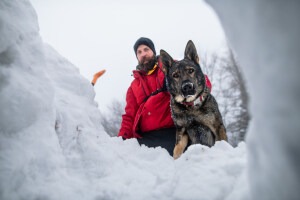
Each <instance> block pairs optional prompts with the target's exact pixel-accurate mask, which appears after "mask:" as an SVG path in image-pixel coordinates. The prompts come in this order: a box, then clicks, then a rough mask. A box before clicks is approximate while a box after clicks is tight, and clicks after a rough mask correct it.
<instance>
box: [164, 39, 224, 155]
mask: <svg viewBox="0 0 300 200" xmlns="http://www.w3.org/2000/svg"><path fill="white" fill-rule="evenodd" d="M160 59H161V62H162V71H163V72H164V74H165V77H166V87H167V90H168V91H169V93H170V95H171V103H170V104H171V112H172V118H173V121H174V123H175V126H176V144H175V148H174V152H173V157H174V159H177V158H179V157H180V155H181V154H182V153H183V151H184V150H185V148H186V147H187V145H188V142H190V143H191V144H199V143H200V144H203V145H206V146H209V147H211V146H213V145H214V144H215V141H219V140H225V141H227V135H226V129H225V126H224V124H223V120H222V116H221V113H220V111H219V108H218V103H217V101H216V100H215V98H214V97H213V95H212V94H210V91H209V89H208V88H207V87H206V84H205V83H206V81H205V75H204V74H203V72H202V70H201V67H200V64H199V57H198V54H197V50H196V48H195V45H194V43H193V42H192V41H191V40H190V41H188V43H187V45H186V48H185V53H184V59H183V60H180V61H174V60H173V58H172V57H171V56H170V55H169V54H168V53H167V52H166V51H164V50H160Z"/></svg>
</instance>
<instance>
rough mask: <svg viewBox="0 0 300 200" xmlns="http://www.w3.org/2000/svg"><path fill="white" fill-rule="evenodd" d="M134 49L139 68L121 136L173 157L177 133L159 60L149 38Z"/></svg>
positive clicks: (126, 109) (138, 41)
mask: <svg viewBox="0 0 300 200" xmlns="http://www.w3.org/2000/svg"><path fill="white" fill-rule="evenodd" d="M133 49H134V52H135V55H136V57H137V60H138V65H137V67H136V70H134V71H133V77H134V80H133V81H132V82H131V85H130V86H129V88H128V90H127V94H126V106H125V114H123V115H122V124H121V127H120V131H119V134H118V136H120V137H122V138H123V139H130V138H136V139H137V140H138V142H139V144H140V145H142V144H144V145H146V146H148V147H158V146H160V147H162V148H165V149H166V150H167V151H168V152H169V154H170V155H171V156H173V149H174V147H175V142H176V129H175V127H174V122H173V120H172V118H171V110H170V94H169V93H168V92H167V90H166V86H165V76H164V73H163V72H162V70H161V62H160V61H159V56H156V51H155V47H154V44H153V42H152V41H151V40H150V39H149V38H145V37H141V38H139V39H138V40H137V41H136V43H135V44H134V47H133Z"/></svg>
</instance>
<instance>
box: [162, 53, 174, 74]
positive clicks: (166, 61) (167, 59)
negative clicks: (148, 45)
mask: <svg viewBox="0 0 300 200" xmlns="http://www.w3.org/2000/svg"><path fill="white" fill-rule="evenodd" d="M160 59H161V63H162V71H163V72H164V73H165V74H167V72H168V69H169V68H170V67H171V66H172V63H173V62H174V60H173V58H172V57H171V56H170V55H169V54H168V53H167V52H166V51H164V50H162V49H161V50H160Z"/></svg>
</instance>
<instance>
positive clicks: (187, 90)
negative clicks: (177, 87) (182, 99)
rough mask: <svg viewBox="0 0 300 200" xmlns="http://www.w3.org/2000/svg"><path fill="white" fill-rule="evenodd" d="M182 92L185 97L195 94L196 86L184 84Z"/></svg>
mask: <svg viewBox="0 0 300 200" xmlns="http://www.w3.org/2000/svg"><path fill="white" fill-rule="evenodd" d="M181 91H182V94H183V95H184V96H187V95H193V94H195V89H194V84H193V83H191V82H189V81H186V82H183V83H182V85H181Z"/></svg>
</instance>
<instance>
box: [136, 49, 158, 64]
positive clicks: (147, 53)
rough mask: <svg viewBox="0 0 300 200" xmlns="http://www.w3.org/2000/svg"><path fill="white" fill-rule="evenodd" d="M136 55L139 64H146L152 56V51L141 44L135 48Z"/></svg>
mask: <svg viewBox="0 0 300 200" xmlns="http://www.w3.org/2000/svg"><path fill="white" fill-rule="evenodd" d="M136 56H137V59H138V61H139V64H142V65H144V64H147V63H148V62H149V61H151V59H152V58H153V56H154V53H153V51H152V50H151V49H150V48H149V47H148V46H146V45H144V44H141V45H140V46H139V47H138V48H137V50H136Z"/></svg>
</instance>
